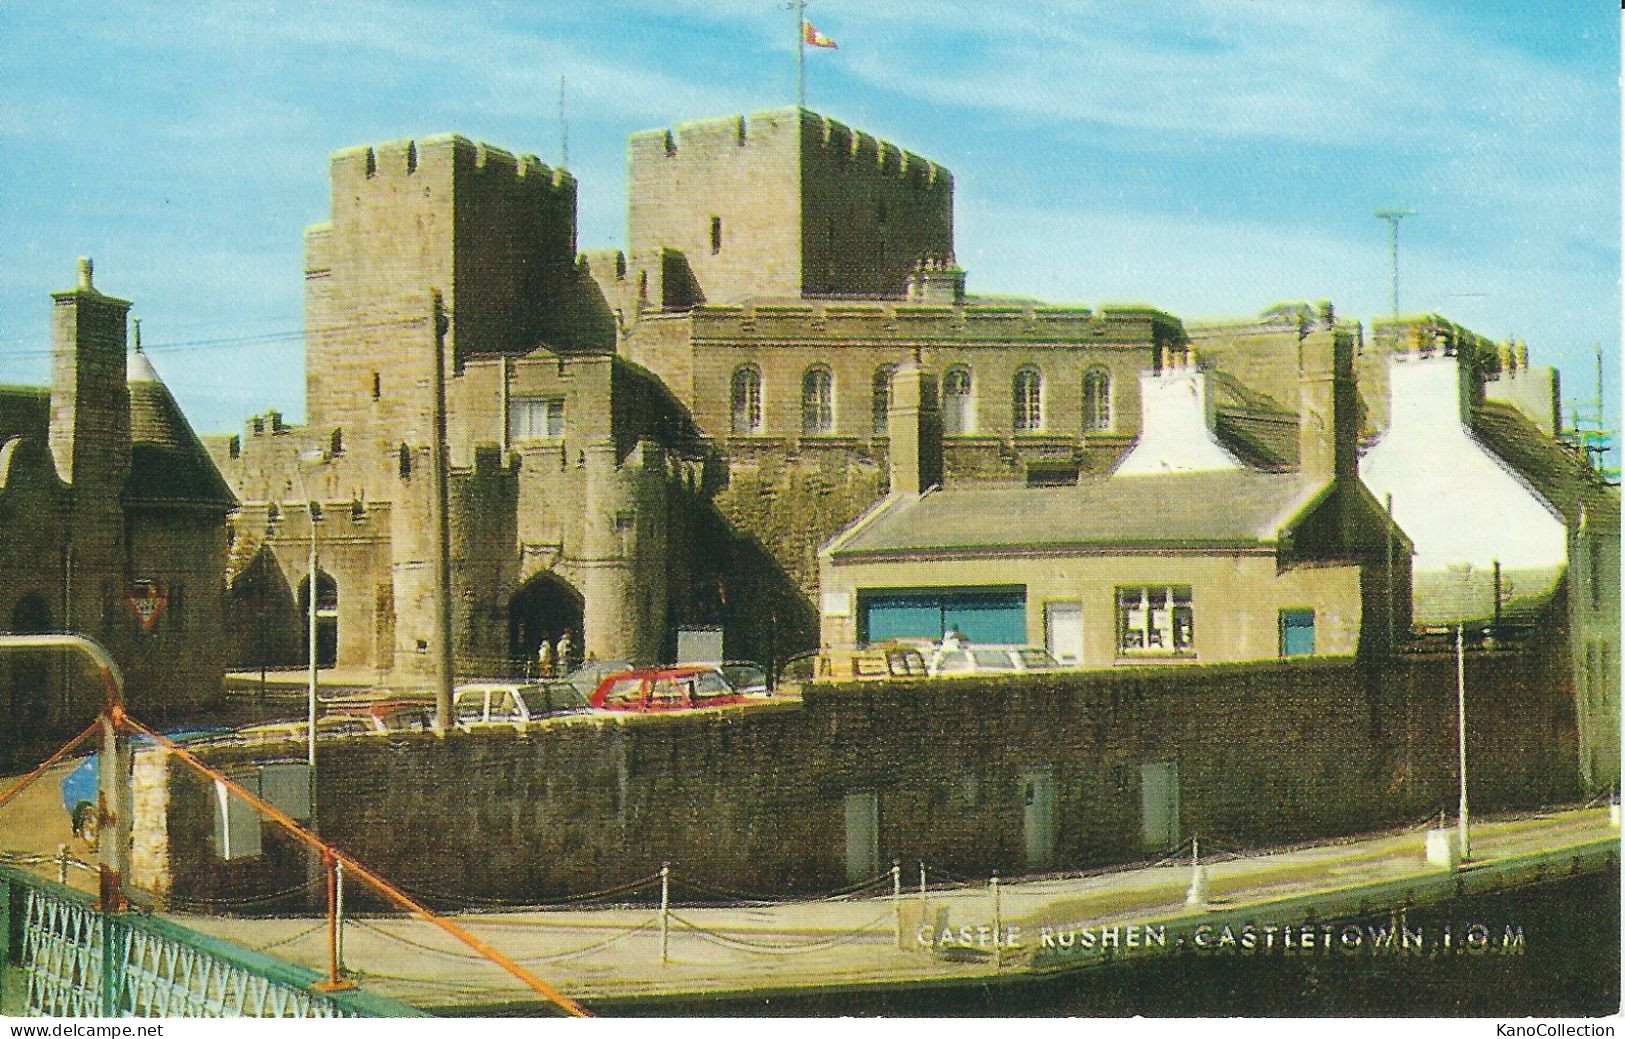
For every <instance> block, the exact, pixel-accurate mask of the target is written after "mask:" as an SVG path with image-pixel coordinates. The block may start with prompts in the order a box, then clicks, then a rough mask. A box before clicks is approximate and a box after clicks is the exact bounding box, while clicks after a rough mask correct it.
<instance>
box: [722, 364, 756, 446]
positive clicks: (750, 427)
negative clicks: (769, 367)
mask: <svg viewBox="0 0 1625 1039" xmlns="http://www.w3.org/2000/svg"><path fill="white" fill-rule="evenodd" d="M729 397H730V398H731V400H732V405H733V420H732V423H731V424H730V426H729V428H730V429H732V430H733V432H734V433H736V434H749V433H760V432H761V431H762V373H761V371H760V370H759V369H758V368H757V367H756V366H755V365H753V364H746V365H741V366H740V367H738V368H735V369H734V377H733V384H732V386H731V387H730V389H729Z"/></svg>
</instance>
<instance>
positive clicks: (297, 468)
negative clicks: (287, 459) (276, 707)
mask: <svg viewBox="0 0 1625 1039" xmlns="http://www.w3.org/2000/svg"><path fill="white" fill-rule="evenodd" d="M325 461H327V453H326V452H325V451H322V450H321V449H320V448H306V449H305V450H303V451H300V452H299V454H298V455H297V456H296V457H295V458H294V464H293V475H294V479H296V480H298V481H299V496H300V497H301V498H303V499H305V511H306V513H307V514H308V515H309V516H310V576H309V577H308V578H307V582H308V583H307V585H306V594H305V605H306V615H307V616H306V621H307V624H308V627H307V629H306V632H305V637H306V641H307V643H308V646H307V649H308V652H307V653H306V656H307V657H308V658H309V665H310V674H309V683H308V685H309V689H308V693H309V703H308V705H307V706H308V708H309V711H308V716H307V722H308V729H309V731H308V732H307V733H306V740H305V743H306V763H307V764H308V765H309V766H310V787H311V798H310V801H311V809H312V811H314V810H315V805H316V589H317V576H318V575H319V574H320V572H321V571H320V568H319V566H318V555H317V551H316V522H317V515H318V513H319V512H320V511H321V506H320V505H319V504H318V503H317V501H316V499H315V498H312V497H311V496H310V494H309V492H308V491H307V490H306V489H305V464H306V463H308V462H325Z"/></svg>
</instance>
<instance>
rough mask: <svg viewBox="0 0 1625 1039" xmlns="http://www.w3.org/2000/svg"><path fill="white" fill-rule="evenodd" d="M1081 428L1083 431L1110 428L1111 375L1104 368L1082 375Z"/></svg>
mask: <svg viewBox="0 0 1625 1039" xmlns="http://www.w3.org/2000/svg"><path fill="white" fill-rule="evenodd" d="M1083 428H1084V431H1085V432H1089V431H1095V430H1102V429H1110V428H1112V376H1111V373H1110V372H1108V371H1106V369H1104V368H1091V369H1089V370H1088V371H1087V372H1085V373H1084V375H1083Z"/></svg>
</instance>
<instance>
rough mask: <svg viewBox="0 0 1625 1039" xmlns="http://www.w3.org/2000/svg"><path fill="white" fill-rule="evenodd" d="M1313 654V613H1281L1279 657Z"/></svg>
mask: <svg viewBox="0 0 1625 1039" xmlns="http://www.w3.org/2000/svg"><path fill="white" fill-rule="evenodd" d="M1314 652H1315V611H1314V610H1282V611H1281V655H1282V656H1283V657H1307V656H1313V655H1314Z"/></svg>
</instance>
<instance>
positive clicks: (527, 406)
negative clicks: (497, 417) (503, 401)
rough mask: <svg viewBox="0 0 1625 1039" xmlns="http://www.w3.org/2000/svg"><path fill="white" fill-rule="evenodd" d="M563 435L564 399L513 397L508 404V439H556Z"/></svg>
mask: <svg viewBox="0 0 1625 1039" xmlns="http://www.w3.org/2000/svg"><path fill="white" fill-rule="evenodd" d="M562 436H564V401H563V400H562V399H561V398H558V397H515V398H514V399H513V400H512V401H511V402H510V403H509V406H508V439H510V440H557V439H559V438H560V437H562Z"/></svg>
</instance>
